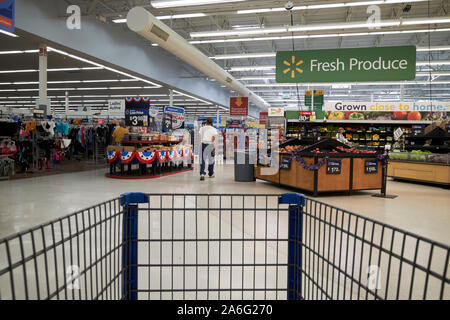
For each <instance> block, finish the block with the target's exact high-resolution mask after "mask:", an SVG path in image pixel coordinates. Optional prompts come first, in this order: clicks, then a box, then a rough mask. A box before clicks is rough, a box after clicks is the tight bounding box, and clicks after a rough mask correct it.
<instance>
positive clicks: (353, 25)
mask: <svg viewBox="0 0 450 320" xmlns="http://www.w3.org/2000/svg"><path fill="white" fill-rule="evenodd" d="M436 23H450V17H430V18H420V19H398V20H384V21H381V22H379V23H368V22H367V21H360V22H343V23H326V24H311V25H298V26H292V27H289V26H285V27H274V28H258V29H255V28H252V29H246V30H219V31H202V32H191V33H190V35H191V37H192V38H208V37H228V36H241V35H251V34H271V33H286V32H300V31H318V30H336V29H344V30H345V29H357V28H373V27H394V26H400V25H417V24H436Z"/></svg>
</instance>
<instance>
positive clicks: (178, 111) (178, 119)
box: [164, 107, 185, 129]
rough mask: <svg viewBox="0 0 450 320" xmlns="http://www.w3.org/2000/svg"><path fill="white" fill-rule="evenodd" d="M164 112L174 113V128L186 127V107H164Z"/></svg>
mask: <svg viewBox="0 0 450 320" xmlns="http://www.w3.org/2000/svg"><path fill="white" fill-rule="evenodd" d="M164 113H165V114H171V115H172V129H181V128H184V120H185V113H184V108H179V107H164Z"/></svg>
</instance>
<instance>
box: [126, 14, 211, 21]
mask: <svg viewBox="0 0 450 320" xmlns="http://www.w3.org/2000/svg"><path fill="white" fill-rule="evenodd" d="M199 17H206V14H205V13H185V14H173V15H170V16H158V17H156V18H157V19H159V20H170V19H186V18H199ZM125 22H126V20H125Z"/></svg>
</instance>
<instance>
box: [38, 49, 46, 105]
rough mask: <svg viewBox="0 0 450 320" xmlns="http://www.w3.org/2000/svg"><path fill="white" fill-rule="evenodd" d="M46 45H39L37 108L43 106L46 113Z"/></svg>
mask: <svg viewBox="0 0 450 320" xmlns="http://www.w3.org/2000/svg"><path fill="white" fill-rule="evenodd" d="M47 103H48V102H47V46H46V45H41V46H40V47H39V108H42V106H45V107H44V108H45V112H46V113H48V106H47Z"/></svg>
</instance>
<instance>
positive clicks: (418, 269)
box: [0, 193, 450, 300]
mask: <svg viewBox="0 0 450 320" xmlns="http://www.w3.org/2000/svg"><path fill="white" fill-rule="evenodd" d="M449 252H450V248H449V247H448V246H446V245H443V244H440V243H437V242H435V241H432V240H429V239H426V238H424V237H420V236H418V235H415V234H412V233H410V232H406V231H403V230H400V229H398V228H395V227H392V226H389V225H386V224H383V223H380V222H377V221H374V220H372V219H370V218H367V217H363V216H361V215H358V214H354V213H351V212H348V211H346V210H342V209H339V208H336V207H334V206H330V205H328V204H326V203H323V202H321V201H317V200H314V199H311V198H308V197H305V196H303V195H301V194H296V193H289V194H282V195H262V194H245V195H233V194H143V193H128V194H124V195H122V196H121V197H120V198H117V199H113V200H110V201H106V202H103V203H101V204H98V205H96V206H93V207H90V208H88V209H85V210H81V211H79V212H76V213H73V214H71V215H68V216H65V217H62V218H60V219H56V220H54V221H51V222H49V223H46V224H43V225H40V226H37V227H35V228H32V229H30V230H28V231H25V232H21V233H18V234H15V235H13V236H10V237H7V238H4V239H0V299H2V300H10V299H51V300H56V299H70V300H71V299H73V300H79V299H81V300H90V299H102V300H136V299H142V300H143V299H149V300H172V299H175V300H181V299H183V300H195V299H202V300H227V299H228V300H230V299H231V300H241V299H244V300H286V299H287V300H297V299H305V300H323V299H327V300H328V299H348V300H352V299H358V300H360V299H362V300H368V299H370V300H372V299H390V300H391V299H393V300H396V299H450V291H449V286H450V279H449V278H450V277H449V273H450V271H449V268H448V265H449Z"/></svg>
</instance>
